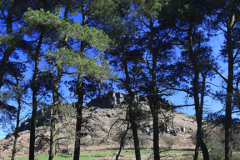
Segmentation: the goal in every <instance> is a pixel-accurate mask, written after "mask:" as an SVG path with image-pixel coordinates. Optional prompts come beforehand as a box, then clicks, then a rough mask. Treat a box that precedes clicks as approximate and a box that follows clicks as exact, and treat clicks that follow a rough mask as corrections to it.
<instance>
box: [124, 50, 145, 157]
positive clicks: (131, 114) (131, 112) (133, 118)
mask: <svg viewBox="0 0 240 160" xmlns="http://www.w3.org/2000/svg"><path fill="white" fill-rule="evenodd" d="M124 56H125V53H123V55H122V59H121V60H122V63H123V66H124V71H125V75H126V79H125V81H124V85H125V88H126V89H127V91H128V94H129V95H130V101H129V104H128V109H129V120H130V123H131V128H132V132H133V139H134V149H135V157H136V160H141V153H140V146H139V138H138V132H137V124H136V113H134V107H133V105H134V93H133V92H132V90H131V88H130V86H129V84H130V78H129V73H128V67H127V62H126V59H125V57H124Z"/></svg>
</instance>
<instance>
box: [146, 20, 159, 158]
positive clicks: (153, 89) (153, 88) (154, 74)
mask: <svg viewBox="0 0 240 160" xmlns="http://www.w3.org/2000/svg"><path fill="white" fill-rule="evenodd" d="M149 22H150V30H151V34H150V40H149V43H148V48H149V50H150V53H151V54H152V57H153V58H152V82H151V95H150V98H151V99H152V102H151V104H149V106H150V108H151V112H152V117H153V152H154V160H159V159H160V154H159V129H158V111H159V107H158V89H157V52H156V51H154V49H153V39H154V27H153V21H152V19H151V18H150V21H149ZM159 49H160V46H158V48H157V51H159Z"/></svg>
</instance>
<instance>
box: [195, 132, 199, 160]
mask: <svg viewBox="0 0 240 160" xmlns="http://www.w3.org/2000/svg"><path fill="white" fill-rule="evenodd" d="M196 138H197V144H196V147H195V155H194V160H197V159H198V155H199V147H200V138H199V133H198V130H197V135H196Z"/></svg>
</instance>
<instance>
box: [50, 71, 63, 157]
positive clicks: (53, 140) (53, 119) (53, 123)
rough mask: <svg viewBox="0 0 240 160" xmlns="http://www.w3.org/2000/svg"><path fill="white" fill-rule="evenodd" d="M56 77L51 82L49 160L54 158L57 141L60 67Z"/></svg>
mask: <svg viewBox="0 0 240 160" xmlns="http://www.w3.org/2000/svg"><path fill="white" fill-rule="evenodd" d="M57 68H58V73H57V77H56V79H55V80H54V82H53V109H52V113H51V133H50V153H49V160H55V158H56V139H57V117H58V110H59V106H58V105H59V103H58V102H59V96H58V87H59V83H60V80H61V78H62V72H63V70H62V67H61V66H58V67H57Z"/></svg>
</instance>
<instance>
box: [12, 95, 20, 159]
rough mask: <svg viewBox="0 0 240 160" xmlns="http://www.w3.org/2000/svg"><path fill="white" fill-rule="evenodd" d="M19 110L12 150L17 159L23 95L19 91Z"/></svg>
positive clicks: (13, 156)
mask: <svg viewBox="0 0 240 160" xmlns="http://www.w3.org/2000/svg"><path fill="white" fill-rule="evenodd" d="M17 96H18V111H17V124H16V130H15V135H14V137H15V139H14V144H13V150H12V158H11V159H12V160H14V159H15V154H16V152H17V150H16V147H17V140H18V130H19V123H20V112H21V95H19V93H18V95H17Z"/></svg>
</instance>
